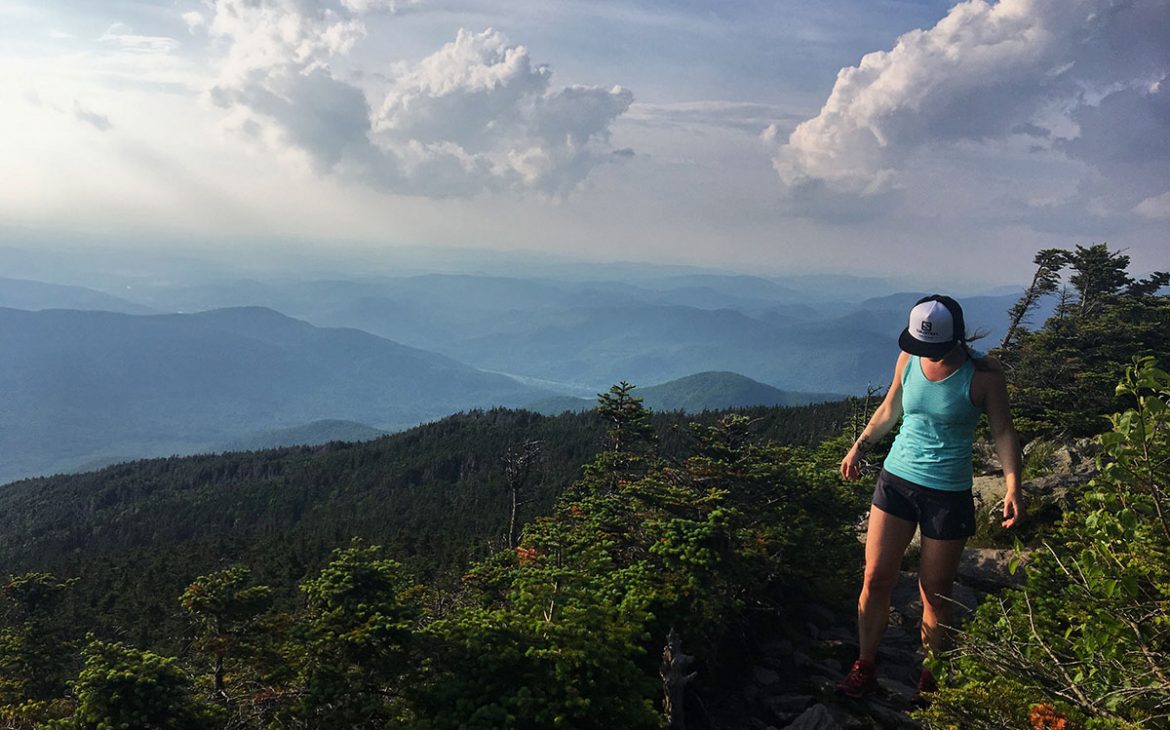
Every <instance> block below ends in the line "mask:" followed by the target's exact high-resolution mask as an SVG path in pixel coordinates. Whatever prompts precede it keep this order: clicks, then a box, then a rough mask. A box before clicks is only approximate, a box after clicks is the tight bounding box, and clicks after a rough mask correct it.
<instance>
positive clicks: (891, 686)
mask: <svg viewBox="0 0 1170 730" xmlns="http://www.w3.org/2000/svg"><path fill="white" fill-rule="evenodd" d="M878 686H879V687H881V688H882V689H884V690H885V691H886V693H888V694H890V695H893V696H894V697H898V698H901V699H902V700H903V701H904V702H905V704H906V706H909V704H910V700H911V699H912V698H913V697H914V692H915V691H916V690H915V689H914V688H913V687H911V686H910V685H908V684H905V683H903V682H899V681H898V680H896V679H890V678H889V677H878ZM899 704H901V703H899Z"/></svg>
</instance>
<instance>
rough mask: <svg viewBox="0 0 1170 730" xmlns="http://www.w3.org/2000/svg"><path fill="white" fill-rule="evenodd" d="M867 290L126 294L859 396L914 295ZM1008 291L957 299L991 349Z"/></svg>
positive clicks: (582, 392)
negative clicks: (249, 307)
mask: <svg viewBox="0 0 1170 730" xmlns="http://www.w3.org/2000/svg"><path fill="white" fill-rule="evenodd" d="M814 284H815V286H814ZM873 289H874V283H873V282H870V281H867V280H858V279H852V278H850V277H839V278H836V279H834V278H833V277H827V276H820V277H791V278H787V279H781V280H773V279H767V278H764V277H755V276H744V275H731V274H714V273H687V274H683V273H677V272H670V271H666V272H664V273H663V274H662V275H661V276H659V277H657V278H653V277H651V276H649V275H648V274H646V272H645V271H643V272H642V276H640V277H637V278H630V279H626V280H601V279H589V280H579V279H572V280H557V279H551V278H537V277H524V276H499V275H475V274H425V275H416V276H401V277H392V276H379V277H374V276H371V277H366V278H360V279H319V280H313V281H280V280H265V281H259V280H253V279H237V280H225V281H221V282H218V283H215V284H198V285H192V286H187V287H181V286H170V287H163V288H158V287H153V288H152V287H137V288H135V289H134V290H133V291H134V294H135V296H136V297H139V298H138V299H137V300H136V301H140V302H141V303H142V304H144V305H147V306H151V307H154V308H156V309H177V310H181V311H198V310H203V309H208V308H211V307H222V306H237V305H243V304H260V305H264V306H268V307H271V308H274V309H276V310H278V311H280V312H284V313H285V314H288V315H290V316H294V317H297V318H299V319H304V320H305V321H308V322H312V323H313V324H315V325H318V326H323V327H356V328H358V329H362V330H365V331H367V332H371V333H373V334H376V335H379V336H381V337H385V338H388V339H391V340H394V341H395V342H401V343H404V344H407V345H410V346H413V347H419V348H423V349H426V350H431V351H434V352H439V353H442V354H444V355H447V356H449V357H452V358H454V359H456V360H458V361H460V362H464V363H467V364H469V365H472V366H474V367H477V368H480V369H483V370H487V371H491V372H501V373H508V374H511V375H515V376H519V377H522V378H525V379H531V380H532V381H533V382H544V383H546V384H547V385H548V386H549V387H551V388H552V389H554V390H561V391H563V392H567V393H569V394H572V395H576V396H578V397H587V396H589V395H590V394H592V393H595V392H597V391H598V390H601V389H605V388H608V387H609V385H611V384H612V383H614V382H616V381H618V380H627V381H630V382H633V383H636V384H649V383H662V382H665V381H668V380H672V379H675V378H680V377H684V376H687V375H691V374H693V373H696V372H704V371H731V372H737V373H741V374H743V375H745V376H747V377H749V378H752V379H753V380H757V381H759V382H762V383H766V384H768V385H771V386H773V387H776V388H779V389H781V390H785V391H811V392H823V391H828V392H844V393H857V392H862V391H864V389H865V388H866V386H867V385H876V384H884V383H886V382H887V381H888V380H889V378H890V373H891V372H892V367H893V365H892V363H893V360H894V358H895V357H896V355H897V346H896V339H897V333H898V332H899V331H900V330H901V329H902V327H904V326H905V318H906V312H907V311H908V310H909V308H910V306H911V305H912V304H913V302H914V301H915V300H916V299H917V298H919V297H920V296H922V294H923V293H920V292H904V293H900V294H892V295H889V296H884V297H880V298H872V299H864V300H862V301H856V300H851V299H850V298H849V297H850V295H851V294H854V293H857V292H861V291H872V290H873ZM1016 299H1017V295H1015V294H1002V295H995V296H977V297H966V298H964V299H963V300H962V301H963V304H964V305H965V307H966V308H967V313H968V323H969V324H970V326H972V328H983V329H986V330H988V331H990V333H991V336H990V337H988V338H987V340H986V341H985V342H986V344H988V345H990V344H994V343H995V342H996V341H998V338H999V337H1001V336H1002V334H1003V332H1004V330H1005V329H1006V325H1007V310H1008V308H1009V307H1010V306H1011V305H1012V304H1013V303H1014V302H1015V301H1016ZM1042 316H1043V313H1039V314H1038V316H1037V321H1039V320H1040V317H1042Z"/></svg>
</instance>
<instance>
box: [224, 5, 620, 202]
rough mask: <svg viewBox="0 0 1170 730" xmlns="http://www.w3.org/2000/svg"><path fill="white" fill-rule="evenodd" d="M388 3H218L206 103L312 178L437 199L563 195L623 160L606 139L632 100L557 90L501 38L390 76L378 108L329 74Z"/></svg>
mask: <svg viewBox="0 0 1170 730" xmlns="http://www.w3.org/2000/svg"><path fill="white" fill-rule="evenodd" d="M400 6H401V3H395V2H388V1H387V0H345V2H343V4H342V5H338V6H326V5H323V4H320V3H318V2H314V1H313V0H217V2H216V4H215V15H214V17H213V18H212V20H211V23H210V26H209V27H210V31H211V32H212V33H213V34H214V35H216V36H219V37H222V38H224V39H226V40H227V41H228V47H227V52H226V54H225V56H224V58H223V63H222V66H221V68H220V74H219V80H218V81H217V83H216V84H215V85H214V87H213V88H212V89H211V90H210V96H211V99H212V100H213V101H214V102H215V103H216V104H217V105H219V106H221V107H223V108H225V109H228V110H231V111H232V112H233V113H234V114H236V115H237V116H238V117H239V122H240V124H239V128H240V129H241V130H243V131H246V132H247V133H249V134H251V135H253V136H255V137H256V138H258V139H262V140H266V141H267V142H268V143H270V144H275V145H277V146H278V147H282V148H286V149H291V150H294V151H296V152H298V153H300V154H303V155H304V156H305V157H306V158H307V159H308V160H309V162H310V164H311V165H312V167H313V169H315V170H316V171H318V172H321V173H332V174H337V175H339V176H342V177H344V178H346V179H350V180H358V181H361V182H363V183H366V184H370V185H373V186H376V187H379V188H382V189H385V190H389V191H393V192H401V193H407V194H419V195H429V196H447V195H472V194H475V193H477V192H479V191H483V190H493V189H506V188H511V189H522V190H535V191H539V192H543V193H548V194H553V195H559V194H564V193H567V192H569V191H571V190H572V189H573V188H574V187H576V186H577V185H578V184H580V183H581V181H583V180H584V179H585V178H586V177H587V176H588V174H589V172H590V171H591V170H592V169H593V168H595V167H596V166H597V165H599V164H603V163H605V162H607V161H609V160H611V159H613V158H614V157H615V156H620V155H621V152H622V151H618V150H614V149H613V147H612V146H611V144H610V140H609V128H610V125H611V124H612V123H613V121H614V119H616V118H617V117H618V116H620V115H621V114H622V113H624V112H625V111H626V109H627V108H628V107H629V106H630V103H631V102H632V100H633V96H632V94H631V93H630V92H629V91H627V90H625V89H622V88H620V87H613V88H609V89H606V88H600V87H585V86H571V87H564V88H554V87H553V86H552V84H551V77H552V74H551V71H550V70H549V68H548V67H547V66H544V65H538V64H534V63H533V62H532V61H531V59H530V58H529V54H528V51H527V49H525V48H524V47H523V46H519V45H514V44H512V43H510V42H509V41H508V40H507V39H506V38H505V37H504V36H503V35H502V34H500V33H498V32H495V31H492V30H490V29H489V30H486V31H484V32H482V33H470V32H466V31H460V32H459V34H458V35H457V37H456V38H455V40H454V41H453V42H451V43H448V44H446V45H444V46H443V47H442V48H441V49H439V50H438V51H436V52H435V53H433V54H432V55H430V56H428V57H427V58H424V59H422V60H421V61H419V62H418V63H417V64H414V65H398V66H395V67H393V68H391V69H389V70H388V72H386V74H385V78H386V79H387V81H386V84H387V87H386V90H385V93H384V96H383V97H382V98H381V99H380V100H379V101H378V103H377V104H376V106H374V105H372V104H371V101H370V99H369V98H368V97H367V96H366V94H365V92H364V91H363V90H362V89H361V88H359V87H358V86H355V85H353V84H352V83H350V82H349V81H347V80H343V79H342V78H341V77H340V76H339V75H338V74H335V73H334V70H333V66H334V65H335V63H336V61H338V60H339V59H340V58H341V57H343V56H345V55H346V54H347V53H349V51H350V50H351V49H352V48H353V47H354V46H355V45H356V44H357V43H358V42H359V41H360V40H362V39H363V38H364V37H365V35H366V32H367V31H366V27H365V25H364V23H363V22H362V19H361V15H360V13H363V12H367V11H372V10H395V9H397V8H398V7H400Z"/></svg>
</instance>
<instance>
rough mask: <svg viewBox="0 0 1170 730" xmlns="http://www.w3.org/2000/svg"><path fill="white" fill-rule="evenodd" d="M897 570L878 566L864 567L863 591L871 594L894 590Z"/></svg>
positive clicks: (896, 581)
mask: <svg viewBox="0 0 1170 730" xmlns="http://www.w3.org/2000/svg"><path fill="white" fill-rule="evenodd" d="M898 575H899V573H898V571H897V570H890V569H888V568H883V567H880V566H869V565H867V566H866V567H865V583H864V587H863V589H862V590H863V591H864V592H866V593H873V594H878V595H882V594H889V593H893V592H894V586H895V585H897V583H898Z"/></svg>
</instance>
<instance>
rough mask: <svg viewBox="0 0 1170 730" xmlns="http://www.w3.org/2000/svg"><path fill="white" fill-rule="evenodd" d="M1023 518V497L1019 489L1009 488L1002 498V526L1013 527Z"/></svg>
mask: <svg viewBox="0 0 1170 730" xmlns="http://www.w3.org/2000/svg"><path fill="white" fill-rule="evenodd" d="M1023 519H1024V499H1023V497H1021V496H1020V490H1018V489H1009V490H1008V493H1007V495H1006V496H1004V498H1003V526H1004V527H1015V526H1016V525H1018V524H1019V523H1020V522H1021V521H1023Z"/></svg>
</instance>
